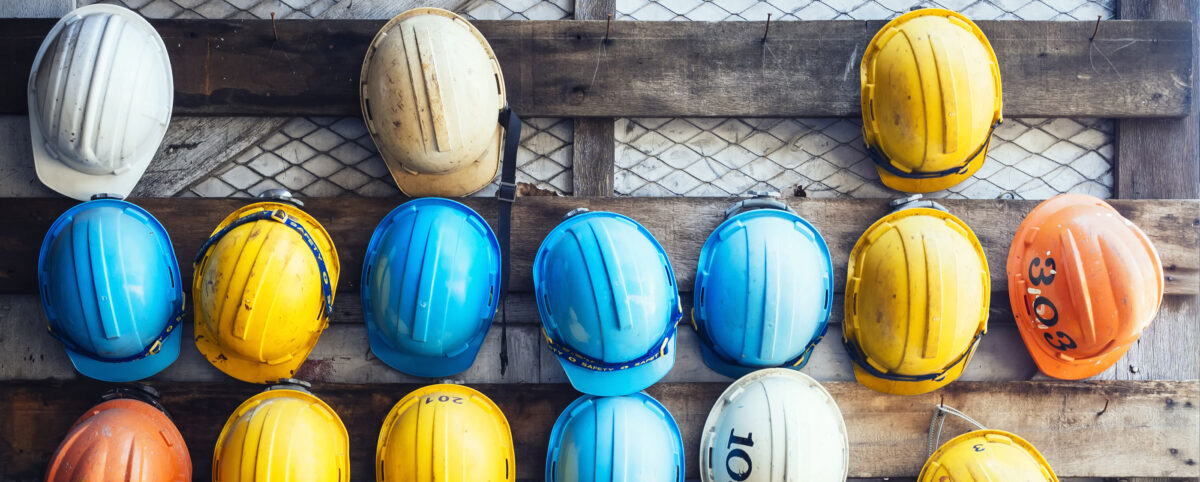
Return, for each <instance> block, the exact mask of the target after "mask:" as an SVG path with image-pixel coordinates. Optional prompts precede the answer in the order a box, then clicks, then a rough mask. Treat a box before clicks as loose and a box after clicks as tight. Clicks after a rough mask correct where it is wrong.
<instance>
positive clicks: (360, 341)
mask: <svg viewBox="0 0 1200 482" xmlns="http://www.w3.org/2000/svg"><path fill="white" fill-rule="evenodd" d="M1002 295H1003V294H1000V295H998V296H994V297H993V298H994V300H993V307H992V310H991V312H992V313H991V318H990V320H989V323H988V326H989V330H988V335H987V336H985V337H984V338H983V341H982V342H981V344H980V348H979V350H978V351H977V353H976V355H975V356H974V357H973V358H972V360H971V362H970V364H969V365H968V368H967V370H966V371H965V373H964V374H963V378H962V379H963V380H985V381H1012V380H1028V379H1029V378H1030V377H1032V376H1033V375H1034V374H1035V373H1036V372H1037V368H1036V367H1035V366H1034V365H1033V361H1032V359H1030V358H1029V357H1028V356H1024V353H1025V346H1024V344H1023V342H1022V341H1021V339H1020V336H1019V334H1018V333H1017V330H1016V325H1015V324H1014V322H1013V318H1012V312H1011V311H1010V310H1009V305H1008V300H1007V299H1006V298H1003V296H1002ZM341 298H343V299H345V298H349V299H350V300H349V301H352V302H353V303H355V304H357V302H358V299H357V297H356V296H352V295H350V296H343V297H341ZM514 298H516V300H514V301H517V302H518V303H519V305H518V303H512V304H510V306H513V305H518V306H515V307H514V308H515V309H511V310H510V311H509V315H510V317H509V324H510V326H509V330H508V331H509V333H508V336H509V353H510V355H509V358H510V364H509V370H508V371H507V372H506V374H505V375H504V376H501V375H500V372H499V367H498V365H497V363H498V359H499V358H498V355H499V352H500V327H499V326H498V324H496V325H493V327H492V330H491V331H490V332H489V333H488V337H487V339H486V340H485V341H484V344H483V348H482V349H481V351H480V353H479V355H478V356H477V357H476V359H475V364H474V365H473V366H472V367H471V369H469V370H467V371H465V372H463V373H461V374H457V375H454V376H452V377H450V378H453V379H454V380H456V381H458V382H461V383H468V384H473V383H566V381H567V379H566V378H565V375H564V374H563V371H562V369H561V367H560V366H559V365H558V361H557V360H556V358H555V357H554V355H553V354H552V353H551V352H550V351H549V350H548V349H547V348H546V347H545V343H544V340H543V339H542V335H541V331H540V330H541V321H540V318H539V317H538V314H537V308H536V306H534V305H533V303H532V301H533V300H532V296H530V295H518V296H515V297H514ZM839 301H840V300H839ZM339 304H340V303H339ZM835 305H837V306H835V309H834V312H835V313H834V316H833V318H832V319H831V323H830V327H829V331H828V332H827V333H826V335H825V339H824V340H823V341H822V342H821V343H820V344H818V345H817V348H816V350H815V351H814V352H813V356H812V359H811V361H810V363H809V364H808V366H806V367H805V369H804V371H805V373H808V374H809V375H811V376H812V377H813V378H816V379H818V380H821V381H852V380H854V374H853V371H852V370H851V367H850V360H849V358H847V357H846V354H845V351H844V349H843V347H842V345H841V336H842V332H841V311H842V310H841V307H840V303H837V304H835ZM690 306H691V303H690V302H688V303H685V307H684V310H685V312H689V311H690V310H689V309H690ZM339 311H340V310H339ZM497 323H498V322H497ZM192 327H193V323H192V321H191V320H190V319H189V320H185V321H184V325H183V341H182V347H181V351H180V356H179V358H178V359H177V360H176V361H175V363H173V364H172V365H171V366H170V367H168V368H167V369H166V370H164V371H163V372H162V373H160V374H159V375H156V376H155V377H153V378H152V379H153V380H157V381H199V382H210V381H211V382H215V381H221V380H229V378H228V377H226V376H225V375H224V374H223V373H221V372H220V371H218V370H217V369H216V368H214V367H212V366H211V365H210V364H209V363H208V361H207V360H205V359H204V357H203V356H202V355H201V354H200V353H199V352H198V351H197V350H196V348H195V344H194V343H193V342H192V334H193V330H192ZM699 344H700V340H699V338H697V336H696V334H695V333H694V332H693V330H692V328H691V325H690V324H689V321H687V320H685V321H683V322H682V323H681V324H680V327H679V338H678V341H677V343H676V348H675V354H676V361H675V366H674V368H673V369H672V370H671V371H670V372H669V373H668V374H667V376H666V377H665V378H664V379H663V381H664V382H697V381H705V382H706V381H728V379H727V378H725V377H724V376H722V375H720V374H717V373H716V372H714V371H712V370H710V369H709V368H708V367H707V366H706V365H705V364H704V362H703V360H702V359H701V357H700V347H699ZM1014 353H1021V354H1022V355H1021V356H1013V354H1014ZM296 376H297V377H298V378H301V379H304V380H309V381H312V382H337V383H416V382H420V381H424V379H421V378H417V377H411V376H407V375H404V374H403V373H400V372H398V371H396V370H393V369H391V368H390V367H388V366H387V365H384V364H383V363H382V362H380V361H379V360H378V359H376V357H375V356H374V355H372V354H371V352H370V350H369V348H368V343H367V335H366V326H365V325H364V324H363V319H362V318H361V317H358V318H354V319H348V318H344V317H340V316H339V317H338V318H336V320H335V323H333V324H331V325H330V326H329V328H327V329H326V330H325V332H324V333H322V335H321V339H320V341H319V342H318V343H317V346H316V348H315V349H314V350H313V352H312V353H311V354H310V355H309V357H308V361H307V362H306V363H305V364H304V366H303V367H302V368H301V369H300V371H299V372H298V373H297V375H296ZM83 378H84V377H82V376H80V375H79V374H77V373H76V372H75V370H74V368H73V367H72V366H71V363H70V361H68V360H67V357H66V354H65V353H64V352H63V348H62V345H61V343H59V342H58V341H57V340H55V339H54V338H52V337H51V336H49V335H48V334H46V329H45V321H44V318H43V317H42V311H41V305H40V302H39V300H38V298H37V297H36V296H32V295H0V380H42V379H64V380H69V379H83ZM1189 378H1190V377H1189Z"/></svg>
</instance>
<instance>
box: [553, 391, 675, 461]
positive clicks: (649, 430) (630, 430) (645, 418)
mask: <svg viewBox="0 0 1200 482" xmlns="http://www.w3.org/2000/svg"><path fill="white" fill-rule="evenodd" d="M683 463H684V462H683V435H682V434H681V433H680V432H679V426H678V425H676V424H675V419H674V418H672V417H671V413H670V412H668V411H667V409H666V407H663V406H662V404H661V403H658V400H655V399H654V398H653V397H651V396H650V395H646V394H645V393H642V392H637V393H633V394H629V395H625V396H620V397H597V396H594V395H584V396H582V397H579V398H578V399H576V400H575V401H574V402H571V404H570V405H568V406H567V409H566V410H564V411H563V413H562V415H559V417H558V421H556V422H554V429H553V430H552V431H551V432H550V446H549V448H548V450H547V452H546V481H547V482H679V481H682V480H683V477H684V472H685V470H684V465H683Z"/></svg>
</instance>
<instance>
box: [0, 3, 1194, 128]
mask: <svg viewBox="0 0 1200 482" xmlns="http://www.w3.org/2000/svg"><path fill="white" fill-rule="evenodd" d="M52 23H53V22H52V21H48V20H36V21H14V20H0V72H3V74H2V75H0V113H24V112H25V110H26V108H27V107H26V99H25V91H26V88H25V87H26V85H25V84H26V82H27V74H26V73H27V72H29V66H30V65H31V64H32V59H33V56H34V54H35V53H36V51H37V48H38V46H39V45H40V43H41V41H42V39H43V37H44V36H45V33H46V32H47V31H48V30H49V28H50V26H51V25H52ZM153 23H154V24H155V25H156V27H157V28H158V29H159V32H160V33H161V34H162V36H163V38H164V39H165V41H166V44H167V46H168V49H169V50H170V53H171V57H172V65H173V68H174V71H175V77H174V78H175V82H176V85H175V102H176V109H175V113H176V115H192V114H201V115H349V116H358V115H360V112H359V109H360V108H359V103H358V90H357V89H358V75H359V72H360V70H361V63H362V58H363V56H364V55H363V54H364V53H365V51H366V46H367V44H368V42H369V41H370V39H371V38H372V37H373V36H374V34H375V33H376V31H377V30H378V29H379V27H380V26H381V24H382V22H381V21H378V20H322V21H307V20H281V21H277V22H275V27H276V28H275V29H272V24H271V22H270V21H267V20H219V21H218V20H204V21H193V20H155V21H153ZM475 24H476V25H478V26H479V28H480V30H481V31H482V32H483V33H484V34H485V35H486V36H487V37H488V39H489V41H490V43H491V44H492V46H493V47H494V49H495V51H496V54H497V57H498V58H499V59H500V64H501V66H502V67H503V68H504V72H505V79H506V81H507V85H508V92H509V96H510V101H511V104H512V105H513V107H514V108H515V109H516V110H517V112H519V113H521V115H524V116H529V117H625V116H652V117H669V116H746V117H821V116H840V117H857V116H859V115H860V114H859V92H858V82H856V81H855V80H854V79H855V76H856V75H857V72H858V62H859V59H860V53H861V52H862V50H863V49H864V47H865V46H866V44H867V43H868V42H869V41H870V39H871V37H872V36H873V35H874V34H875V33H876V31H877V30H878V29H879V28H880V27H882V25H883V22H882V21H867V22H862V21H848V20H847V21H794V22H776V23H775V24H774V25H772V27H771V36H770V40H769V41H768V42H767V43H765V44H764V43H763V42H761V39H762V32H763V24H762V22H613V25H612V31H611V34H610V39H611V40H612V42H611V44H604V45H603V48H599V47H600V44H598V43H597V40H599V39H602V38H603V37H604V31H605V22H600V21H479V22H475ZM979 25H980V26H981V28H982V29H983V30H984V31H985V32H986V33H987V34H988V37H989V39H990V40H991V43H992V45H993V46H994V47H995V49H996V52H997V57H998V58H999V59H1000V68H1001V75H1002V77H1003V79H1004V81H1003V85H1004V96H1005V99H1004V100H1005V108H1004V110H1005V114H1006V115H1008V116H1013V117H1021V116H1085V117H1178V116H1182V115H1185V114H1186V113H1187V112H1188V106H1189V105H1190V103H1191V96H1190V86H1189V82H1190V80H1189V79H1191V78H1192V67H1191V57H1190V56H1191V52H1192V50H1193V45H1192V35H1191V24H1190V23H1188V22H1179V21H1156V22H1151V21H1108V22H1105V24H1104V26H1103V27H1104V29H1103V35H1101V36H1098V37H1097V38H1096V40H1095V41H1094V42H1088V41H1087V38H1088V37H1090V36H1091V33H1092V31H1093V29H1094V27H1095V22H1091V21H1086V22H1029V21H985V22H979ZM275 31H277V32H278V39H276V37H275V34H274V32H275ZM1048 85H1052V86H1054V88H1053V89H1047V88H1045V87H1046V86H1048Z"/></svg>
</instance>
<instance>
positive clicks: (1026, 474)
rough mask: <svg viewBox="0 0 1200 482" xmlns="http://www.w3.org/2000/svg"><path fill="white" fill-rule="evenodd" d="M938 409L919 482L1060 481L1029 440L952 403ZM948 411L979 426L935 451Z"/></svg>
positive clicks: (931, 425) (930, 426) (939, 406)
mask: <svg viewBox="0 0 1200 482" xmlns="http://www.w3.org/2000/svg"><path fill="white" fill-rule="evenodd" d="M937 409H938V410H937V412H936V413H935V414H934V417H933V423H930V424H929V449H930V455H929V459H928V460H926V461H925V465H924V466H923V467H921V474H920V475H919V476H918V477H917V481H918V482H946V481H973V480H989V481H990V480H996V481H1000V480H1003V481H1020V482H1058V476H1057V475H1055V474H1054V470H1053V469H1051V468H1050V463H1049V462H1046V458H1045V457H1043V456H1042V454H1041V452H1038V450H1037V449H1036V448H1034V446H1033V444H1031V443H1029V441H1027V440H1025V439H1023V438H1021V437H1019V436H1017V435H1016V434H1013V433H1009V432H1005V431H1003V430H994V429H989V428H987V427H984V426H983V425H981V424H979V422H976V421H975V420H973V419H971V417H968V416H966V415H965V414H963V413H962V412H959V411H958V410H955V409H954V408H953V407H947V406H945V405H938V406H937ZM946 413H949V414H952V415H955V416H957V417H960V418H962V419H964V420H966V421H967V422H968V423H971V424H972V425H975V427H976V428H978V430H974V431H971V432H967V433H964V434H962V435H959V436H957V437H954V438H952V439H950V441H949V442H946V444H945V445H942V446H941V447H938V449H937V451H933V447H934V446H935V445H937V442H936V441H937V439H938V438H940V437H941V427H942V423H941V421H940V420H941V417H944V416H945V415H944V414H946ZM935 425H936V427H937V429H936V435H935V429H934V427H935Z"/></svg>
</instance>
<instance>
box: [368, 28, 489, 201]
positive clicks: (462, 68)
mask: <svg viewBox="0 0 1200 482" xmlns="http://www.w3.org/2000/svg"><path fill="white" fill-rule="evenodd" d="M361 79H362V83H361V84H360V85H359V99H360V102H361V104H362V112H363V120H364V121H365V122H366V125H367V132H369V133H370V134H371V139H372V140H374V141H375V145H376V146H377V147H379V155H380V156H381V157H383V160H384V162H385V163H386V164H387V166H388V169H389V170H391V172H392V178H393V179H395V181H396V185H397V186H399V187H400V190H401V191H403V192H404V193H405V194H407V195H409V196H443V197H446V196H465V195H467V194H470V193H473V192H475V191H478V190H480V189H482V188H483V187H484V186H486V185H488V183H490V182H492V178H494V177H495V176H496V172H497V170H498V168H499V166H500V154H501V147H502V146H503V145H504V142H505V141H504V139H503V138H502V135H501V134H502V132H503V129H501V125H500V115H499V114H500V113H501V111H503V110H504V109H505V107H506V99H505V94H504V76H503V74H502V73H501V71H500V64H499V63H498V62H497V61H496V54H495V53H493V52H492V47H491V46H490V45H488V42H487V39H485V38H484V37H483V34H481V33H480V32H479V30H478V29H476V28H475V27H474V26H473V25H471V23H470V22H468V21H467V20H466V19H463V18H462V17H459V16H458V15H455V14H453V13H451V12H448V11H446V10H442V9H439V8H416V9H412V10H408V11H406V12H404V13H401V14H400V15H397V16H396V17H395V18H393V19H391V21H389V22H388V23H387V24H385V25H384V26H383V28H381V29H380V30H379V33H378V34H376V35H375V38H374V39H373V40H372V41H371V45H370V47H368V48H367V55H366V58H365V59H364V60H363V66H362V75H361Z"/></svg>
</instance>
